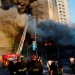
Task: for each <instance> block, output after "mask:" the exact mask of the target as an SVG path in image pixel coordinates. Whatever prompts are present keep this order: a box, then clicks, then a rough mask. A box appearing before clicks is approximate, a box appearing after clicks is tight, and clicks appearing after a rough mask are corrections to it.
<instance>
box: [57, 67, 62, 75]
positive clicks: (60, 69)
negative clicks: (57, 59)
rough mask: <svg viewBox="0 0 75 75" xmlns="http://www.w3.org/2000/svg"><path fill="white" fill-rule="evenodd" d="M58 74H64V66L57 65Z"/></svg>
mask: <svg viewBox="0 0 75 75" xmlns="http://www.w3.org/2000/svg"><path fill="white" fill-rule="evenodd" d="M57 74H58V75H59V74H62V68H61V67H60V66H57Z"/></svg>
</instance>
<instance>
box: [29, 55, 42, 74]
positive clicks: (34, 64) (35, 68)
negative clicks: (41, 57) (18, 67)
mask: <svg viewBox="0 0 75 75" xmlns="http://www.w3.org/2000/svg"><path fill="white" fill-rule="evenodd" d="M30 68H31V69H32V75H40V73H41V72H40V71H41V63H40V62H38V61H37V57H36V55H33V57H32V61H31V66H30Z"/></svg>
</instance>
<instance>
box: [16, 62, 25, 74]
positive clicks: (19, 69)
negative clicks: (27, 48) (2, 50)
mask: <svg viewBox="0 0 75 75" xmlns="http://www.w3.org/2000/svg"><path fill="white" fill-rule="evenodd" d="M15 72H16V74H17V75H26V63H25V62H24V61H22V62H17V63H16V65H15Z"/></svg>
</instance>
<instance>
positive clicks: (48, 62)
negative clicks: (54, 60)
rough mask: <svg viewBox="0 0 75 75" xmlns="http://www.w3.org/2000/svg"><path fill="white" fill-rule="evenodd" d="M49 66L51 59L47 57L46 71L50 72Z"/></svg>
mask: <svg viewBox="0 0 75 75" xmlns="http://www.w3.org/2000/svg"><path fill="white" fill-rule="evenodd" d="M50 66H51V58H50V57H49V60H48V61H47V69H48V71H49V72H50Z"/></svg>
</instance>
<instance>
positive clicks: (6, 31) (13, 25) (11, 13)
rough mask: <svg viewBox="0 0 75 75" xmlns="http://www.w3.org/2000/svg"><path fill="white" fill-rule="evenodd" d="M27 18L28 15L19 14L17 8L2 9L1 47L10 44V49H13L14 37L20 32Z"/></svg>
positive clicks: (0, 11)
mask: <svg viewBox="0 0 75 75" xmlns="http://www.w3.org/2000/svg"><path fill="white" fill-rule="evenodd" d="M27 19H28V17H27V15H25V14H21V15H19V13H18V11H17V9H16V8H10V9H9V10H7V11H6V10H3V9H0V42H1V43H0V47H2V46H3V47H8V46H9V47H8V49H11V46H12V41H13V40H14V39H13V38H14V37H16V35H18V34H19V31H21V29H22V28H23V27H24V24H25V22H26V20H27ZM17 38H18V36H17ZM17 38H16V39H17ZM9 39H10V40H9Z"/></svg>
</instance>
